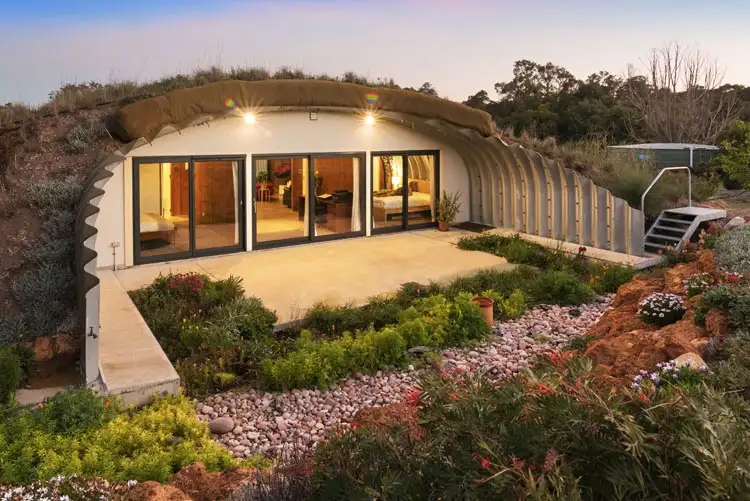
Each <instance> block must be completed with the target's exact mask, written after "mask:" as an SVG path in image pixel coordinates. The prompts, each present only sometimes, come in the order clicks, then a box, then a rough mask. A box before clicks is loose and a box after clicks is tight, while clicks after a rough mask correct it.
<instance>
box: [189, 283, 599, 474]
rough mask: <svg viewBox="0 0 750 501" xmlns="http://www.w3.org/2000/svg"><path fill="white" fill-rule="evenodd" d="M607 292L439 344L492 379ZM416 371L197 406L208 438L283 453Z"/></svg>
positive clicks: (448, 357) (408, 380)
mask: <svg viewBox="0 0 750 501" xmlns="http://www.w3.org/2000/svg"><path fill="white" fill-rule="evenodd" d="M612 298H613V296H612V295H608V296H602V297H600V298H599V299H597V300H596V301H594V302H592V303H589V304H585V305H581V306H578V307H574V308H571V307H560V306H540V307H537V308H535V309H533V310H531V311H529V312H528V313H526V314H525V315H524V316H523V317H521V318H519V319H517V320H513V321H509V322H504V323H498V324H496V325H495V327H494V332H495V334H496V335H495V336H493V337H492V338H490V339H488V340H486V341H484V342H482V343H480V344H477V345H474V346H470V347H463V348H451V349H447V350H444V351H443V366H444V367H446V368H450V367H454V368H455V367H459V368H462V369H464V370H469V369H472V368H474V369H476V370H479V371H481V372H483V373H485V374H486V376H487V377H488V378H490V379H493V380H494V379H499V378H502V377H508V376H511V375H513V374H515V373H516V372H518V371H519V370H520V369H521V368H523V367H524V366H526V365H527V364H528V363H529V362H530V361H531V360H533V359H534V358H535V357H537V356H539V355H543V354H545V353H550V352H552V351H555V350H556V349H559V348H561V347H562V345H564V344H565V343H566V342H567V341H568V340H569V339H571V338H575V337H579V336H581V335H583V333H584V332H585V331H586V330H587V329H588V328H589V327H590V326H591V325H593V324H594V323H595V322H596V321H597V320H598V318H599V317H600V316H601V314H602V313H604V311H605V310H606V309H607V308H608V307H609V305H610V304H611V302H612ZM420 373H421V370H415V369H414V366H411V365H410V366H408V367H407V369H406V370H400V371H394V372H388V373H383V372H378V373H377V374H375V375H374V376H369V375H365V374H361V373H357V374H355V375H354V376H353V377H351V378H349V379H345V380H342V381H341V382H340V383H339V384H338V385H335V386H333V387H332V388H330V389H328V390H317V389H301V390H292V391H288V392H283V393H281V392H263V391H255V390H250V391H247V392H245V393H225V394H221V395H215V396H212V397H208V398H206V399H205V401H203V402H199V403H198V404H197V406H196V409H197V411H198V415H199V418H200V419H202V420H204V421H209V422H211V424H212V426H211V429H212V430H216V431H219V430H220V431H222V432H223V433H221V434H217V433H214V434H212V437H214V438H215V439H216V440H217V441H218V442H219V443H221V444H222V445H224V446H225V447H226V448H227V449H229V450H230V451H231V452H232V453H233V454H234V456H235V457H238V458H241V457H249V456H252V455H253V454H263V455H265V456H268V457H270V458H274V459H278V458H282V460H283V459H284V458H292V457H298V456H299V455H300V454H304V453H305V452H307V451H309V450H311V449H314V448H315V447H316V445H317V444H318V443H319V442H320V441H322V440H324V439H325V436H326V432H327V431H328V430H330V429H332V428H334V427H336V426H341V425H348V424H349V423H351V421H352V419H353V418H354V415H355V414H356V413H357V411H359V409H361V408H363V407H373V406H381V405H387V404H391V403H395V402H398V401H400V400H403V399H404V397H405V396H406V395H408V394H409V393H411V392H412V391H413V390H414V388H415V387H416V386H417V384H418V381H419V377H420ZM229 420H231V423H230V422H229ZM217 423H220V424H221V426H217ZM224 430H226V432H224Z"/></svg>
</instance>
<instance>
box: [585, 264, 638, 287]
mask: <svg viewBox="0 0 750 501" xmlns="http://www.w3.org/2000/svg"><path fill="white" fill-rule="evenodd" d="M636 273H638V270H636V269H635V268H632V267H630V266H620V265H617V264H601V263H595V264H592V265H591V268H590V276H591V279H590V281H589V284H590V285H591V288H592V289H594V290H595V291H596V293H597V294H614V293H615V292H617V289H619V288H620V286H621V285H623V284H626V283H628V282H630V281H631V280H632V279H633V277H634V276H635V275H636Z"/></svg>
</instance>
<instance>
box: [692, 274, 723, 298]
mask: <svg viewBox="0 0 750 501" xmlns="http://www.w3.org/2000/svg"><path fill="white" fill-rule="evenodd" d="M714 285H716V281H715V280H714V278H713V277H712V276H711V275H710V274H709V273H698V274H697V275H693V276H692V277H689V278H688V279H687V281H686V283H685V292H687V296H688V297H693V296H697V295H699V294H703V293H704V292H706V291H707V290H709V289H711V288H712V287H713V286H714Z"/></svg>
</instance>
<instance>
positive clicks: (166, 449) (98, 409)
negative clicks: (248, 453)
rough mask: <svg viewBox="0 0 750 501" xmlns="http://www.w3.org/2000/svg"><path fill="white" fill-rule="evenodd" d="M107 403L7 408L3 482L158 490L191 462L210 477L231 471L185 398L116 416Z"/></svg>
mask: <svg viewBox="0 0 750 501" xmlns="http://www.w3.org/2000/svg"><path fill="white" fill-rule="evenodd" d="M107 402H108V401H107V400H106V399H105V397H97V396H93V395H92V394H90V393H88V392H86V391H83V390H82V391H78V392H75V393H72V394H70V395H63V396H58V397H55V399H53V400H51V401H48V402H45V403H44V404H43V406H44V408H43V409H39V408H37V409H23V408H14V407H11V408H6V409H5V410H4V411H3V412H2V415H1V416H2V417H1V418H0V483H3V484H10V485H15V484H28V483H30V482H34V481H36V480H40V479H41V480H45V479H50V478H52V477H54V476H57V475H73V474H75V475H85V476H96V477H102V478H105V479H107V480H117V481H125V480H138V481H145V480H156V481H158V482H162V483H163V482H166V481H167V480H169V478H170V477H171V476H172V475H173V474H174V473H175V472H177V471H178V470H179V469H180V468H182V467H183V466H186V465H188V464H190V463H192V462H194V461H202V462H203V463H205V464H206V467H207V468H208V469H209V470H210V471H216V470H218V469H227V468H229V467H231V466H232V465H233V460H232V458H231V456H230V455H229V453H228V452H227V451H226V450H224V449H223V448H222V447H221V446H219V445H218V444H216V443H215V442H213V441H212V440H211V438H210V434H209V431H208V427H207V426H206V424H205V423H202V422H200V421H198V420H197V419H196V415H195V411H194V409H193V404H192V403H191V402H190V401H188V400H187V399H185V398H183V397H168V398H164V399H161V400H157V401H156V402H154V403H153V404H152V405H149V406H147V407H145V408H143V409H141V410H139V411H137V412H134V413H132V414H130V413H122V414H119V415H116V416H115V414H116V413H115V412H114V411H113V410H112V407H113V406H112V405H108V404H107Z"/></svg>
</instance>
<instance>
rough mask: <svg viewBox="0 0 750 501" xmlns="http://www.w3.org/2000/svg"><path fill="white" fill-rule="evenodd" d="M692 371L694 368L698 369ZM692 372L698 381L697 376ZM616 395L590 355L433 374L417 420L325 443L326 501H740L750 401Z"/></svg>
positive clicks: (319, 489) (320, 492)
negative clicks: (514, 367)
mask: <svg viewBox="0 0 750 501" xmlns="http://www.w3.org/2000/svg"><path fill="white" fill-rule="evenodd" d="M693 372H695V371H693ZM691 377H692V376H691ZM670 388H671V386H670V387H665V388H664V389H663V390H661V391H658V392H654V393H652V394H644V393H639V394H635V393H633V392H631V391H628V390H617V391H611V389H610V387H609V385H608V384H606V385H603V387H602V385H599V384H598V381H597V378H596V377H595V373H594V372H593V364H592V363H591V361H589V360H587V359H584V358H574V359H572V360H570V361H569V362H567V363H565V364H562V363H557V362H556V363H541V364H538V365H537V366H536V367H534V368H533V369H531V370H527V371H526V372H524V373H522V374H521V375H519V376H517V377H515V378H513V379H509V380H505V381H503V382H501V383H500V384H492V383H490V382H488V381H487V380H486V378H484V377H483V376H482V375H479V374H468V375H467V374H457V375H455V376H452V375H438V374H433V375H428V376H427V378H426V379H424V380H423V381H422V388H421V390H422V393H421V395H420V397H421V398H420V399H419V402H417V403H418V405H419V407H418V410H417V412H418V417H417V420H418V422H419V424H420V425H421V435H420V436H419V437H415V436H412V435H410V434H409V433H407V432H406V431H405V430H404V428H403V427H398V426H395V427H393V428H392V429H383V428H382V427H381V428H378V429H370V428H368V427H367V426H365V427H358V428H357V429H356V430H354V431H349V432H344V433H341V434H338V435H335V436H334V437H332V439H331V441H330V442H328V443H325V444H322V445H321V446H320V447H319V448H318V449H317V457H316V476H315V478H314V482H313V484H314V486H315V488H316V495H317V497H318V498H320V499H342V498H345V499H352V500H366V499H445V500H459V499H460V500H472V499H476V500H480V499H544V500H560V501H562V500H569V499H592V500H593V499H744V498H745V497H747V494H748V493H750V475H747V473H746V471H748V467H750V456H749V455H748V454H749V453H750V444H749V443H747V441H744V440H737V437H741V436H747V433H748V432H749V431H750V427H749V425H748V423H747V420H746V419H745V416H746V415H747V412H748V411H749V410H750V406H748V404H747V403H746V402H745V401H742V400H741V399H739V398H738V397H737V396H735V395H731V394H726V393H724V392H720V391H715V390H713V389H711V388H710V387H706V386H705V385H703V384H686V385H685V387H684V388H683V389H682V390H681V392H682V393H678V392H677V391H675V390H673V389H670Z"/></svg>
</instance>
